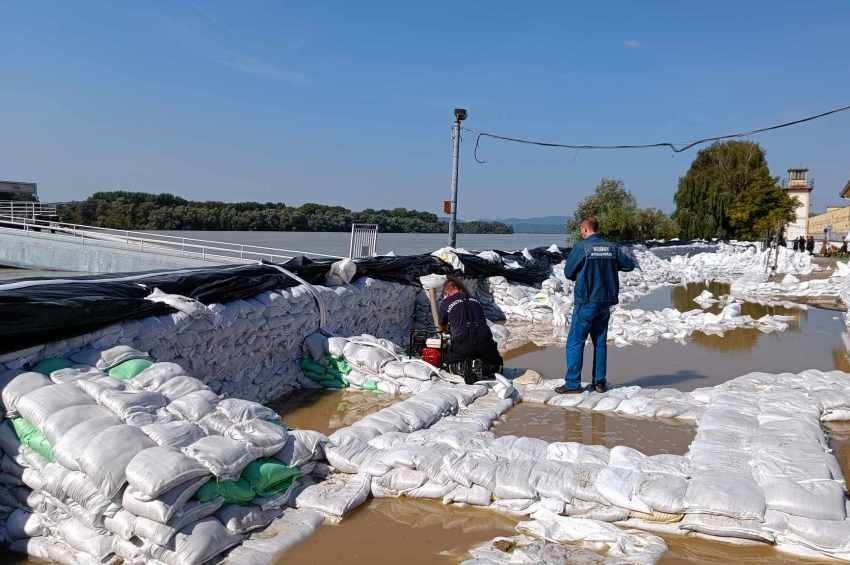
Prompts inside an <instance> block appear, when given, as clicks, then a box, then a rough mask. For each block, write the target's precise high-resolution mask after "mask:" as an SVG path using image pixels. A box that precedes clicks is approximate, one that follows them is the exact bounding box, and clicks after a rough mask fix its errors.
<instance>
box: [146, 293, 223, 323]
mask: <svg viewBox="0 0 850 565" xmlns="http://www.w3.org/2000/svg"><path fill="white" fill-rule="evenodd" d="M145 300H149V301H151V302H158V303H162V304H167V305H169V306H171V307H172V308H174V309H175V310H177V311H178V312H183V313H184V314H187V315H189V317H191V318H199V319H212V318H213V316H214V315H213V312H212V311H211V310H210V309H209V308H208V307H207V306H205V305H204V303H203V302H200V301H198V300H195V299H194V298H190V297H188V296H181V295H179V294H168V293H166V292H163V291H161V290H160V289H158V288H154V289H153V292H151V293H150V294H149V295H147V296H146V297H145Z"/></svg>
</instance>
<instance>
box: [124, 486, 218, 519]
mask: <svg viewBox="0 0 850 565" xmlns="http://www.w3.org/2000/svg"><path fill="white" fill-rule="evenodd" d="M207 482H209V479H208V478H207V477H200V478H197V479H191V480H188V481H186V482H184V483H181V484H179V485H177V486H175V487H174V488H172V489H171V490H169V491H168V492H166V493H164V494H162V495H160V497H159V498H158V499H156V500H142V499H141V498H139V493H137V492H135V490H134V489H133V487H131V486H128V487H127V488H126V489H125V490H124V496H123V497H122V499H121V505H122V506H123V507H124V509H125V510H127V511H128V512H131V513H132V514H135V515H136V516H143V517H145V518H147V519H149V520H153V521H155V522H159V523H161V524H166V523H168V522H169V521H170V520H171V518H172V517H173V516H174V515H175V514H177V513H178V512H180V511H181V510H182V509H183V507H184V506H185V504H186V503H187V502H188V501H189V499H191V498H192V497H193V496H195V493H196V492H198V490H199V489H200V488H201V487H202V486H204V485H205V484H206V483H207Z"/></svg>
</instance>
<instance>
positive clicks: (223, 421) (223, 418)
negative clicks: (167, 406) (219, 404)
mask: <svg viewBox="0 0 850 565" xmlns="http://www.w3.org/2000/svg"><path fill="white" fill-rule="evenodd" d="M187 396H191V395H187ZM172 404H174V403H173V402H172ZM234 423H235V422H233V420H231V419H230V418H228V417H227V415H225V414H224V412H222V411H220V410H218V409H217V408H214V409H212V410H210V411H209V412H208V413H207V415H206V416H204V417H203V418H201V419H200V420H198V425H199V426H201V428H203V430H204V431H205V432H206V433H207V434H209V435H224V432H226V431H227V428H229V427H230V426H232V425H233V424H234Z"/></svg>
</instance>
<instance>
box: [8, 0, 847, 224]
mask: <svg viewBox="0 0 850 565" xmlns="http://www.w3.org/2000/svg"><path fill="white" fill-rule="evenodd" d="M585 4H589V3H580V2H540V3H524V4H523V3H516V2H472V1H467V2H462V3H460V2H436V1H432V2H419V3H410V2H344V1H339V2H283V1H275V2H238V3H237V2H213V3H206V2H197V3H191V2H133V3H131V2H105V1H104V2H95V1H91V2H89V1H80V2H55V3H52V2H38V1H32V2H2V3H0V14H2V19H3V39H2V44H3V48H2V49H0V77H2V88H0V123H2V129H0V131H2V135H0V178H11V179H16V180H34V181H37V182H38V183H39V187H40V192H41V194H42V198H43V199H44V200H69V199H79V198H83V197H85V196H87V195H88V194H90V193H91V192H93V191H95V190H102V189H109V188H124V189H128V190H139V191H149V192H172V193H176V194H180V195H182V196H184V197H187V198H193V199H220V200H259V201H283V202H286V203H292V204H298V203H303V202H308V201H313V202H322V203H335V204H341V205H344V206H348V207H351V208H355V209H360V208H364V207H395V206H406V207H414V208H418V209H428V210H432V211H437V210H438V208H439V206H440V201H441V200H442V199H443V198H446V197H448V193H449V179H450V139H449V129H450V123H451V118H452V116H451V112H452V108H454V107H455V106H464V107H466V108H468V109H469V113H470V116H469V119H468V120H467V122H465V125H466V126H467V127H469V128H474V129H479V130H484V131H491V132H495V133H502V134H506V135H515V136H524V137H534V138H541V139H546V140H553V141H561V142H566V143H600V144H602V143H646V142H654V141H660V140H664V141H667V140H669V141H674V142H683V141H687V140H690V139H692V138H696V137H702V136H705V135H712V134H722V133H727V132H730V131H736V130H740V129H750V128H755V127H760V126H764V125H769V124H772V123H775V122H779V121H784V120H789V119H794V118H797V117H800V116H803V115H808V114H813V113H817V112H820V111H822V110H826V109H829V108H831V107H835V106H841V105H847V104H850V48H848V43H847V41H848V39H847V38H848V35H847V30H848V29H850V2H847V0H823V1H821V2H818V3H816V5H813V4H810V3H807V2H799V1H777V0H771V1H746V2H741V1H737V2H727V1H714V2H671V1H643V2H634V1H622V2H595V3H592V5H585ZM756 140H757V141H758V142H759V143H761V144H762V146H763V147H764V148H765V149H766V150H767V152H768V161H769V163H770V166H771V169H772V171H773V173H774V174H775V175H777V176H781V175H783V174H784V170H785V169H786V168H787V167H789V166H796V165H800V164H803V165H807V166H809V167H810V168H811V169H812V171H813V175H814V177H815V179H816V188H815V192H814V202H815V207H816V208H822V207H824V206H825V205H826V204H829V203H833V202H837V201H838V200H839V198H838V195H837V192H838V190H839V189H840V187H841V186H843V184H844V183H845V182H847V180H848V179H850V112H848V113H845V114H841V115H838V116H836V117H834V118H832V119H828V120H823V121H820V122H816V123H813V124H809V125H807V126H803V127H798V128H793V129H786V130H783V131H780V132H776V133H771V134H766V135H763V136H759V137H758V138H756ZM472 141H473V139H472V138H471V137H469V136H467V137H465V138H464V143H463V147H462V164H461V199H460V213H461V215H462V216H464V217H467V218H471V217H505V216H537V215H550V214H568V213H570V212H571V211H572V209H573V207H574V206H575V203H576V202H577V201H578V200H579V199H581V198H582V197H583V196H585V195H586V194H587V193H589V192H590V191H591V190H592V189H593V187H594V186H595V184H596V183H597V182H598V181H599V179H600V178H601V177H603V176H607V177H612V178H619V179H622V180H623V181H624V182H625V183H626V186H627V187H628V188H629V189H630V190H631V191H632V192H633V193H634V195H635V196H636V197H637V199H638V202H639V203H640V204H641V205H644V206H657V207H660V208H662V209H665V210H667V211H670V210H672V207H673V201H672V197H673V193H674V191H675V187H676V181H677V179H678V177H679V176H681V175H682V174H684V172H685V171H686V170H687V167H688V165H689V164H690V162H691V160H692V159H693V158H694V156H695V155H696V153H695V152H694V151H691V152H688V153H685V154H679V155H673V154H671V153H670V152H669V151H666V150H654V151H640V152H596V153H591V152H575V151H563V150H544V149H539V148H531V147H523V146H517V145H512V144H502V143H498V142H495V141H491V140H483V141H482V148H481V155H482V157H484V158H485V159H486V161H487V163H486V165H479V164H477V163H475V161H474V160H473V159H472Z"/></svg>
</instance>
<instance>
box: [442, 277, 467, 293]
mask: <svg viewBox="0 0 850 565" xmlns="http://www.w3.org/2000/svg"><path fill="white" fill-rule="evenodd" d="M450 288H456V289H457V290H459V291H460V292H462V293H464V294H466V295H469V291H467V290H466V286H465V285H464V284H463V282H462V281H461V280H460V279H459V278H457V277H446V282H444V283H443V292H446V291H447V290H448V289H450Z"/></svg>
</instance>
